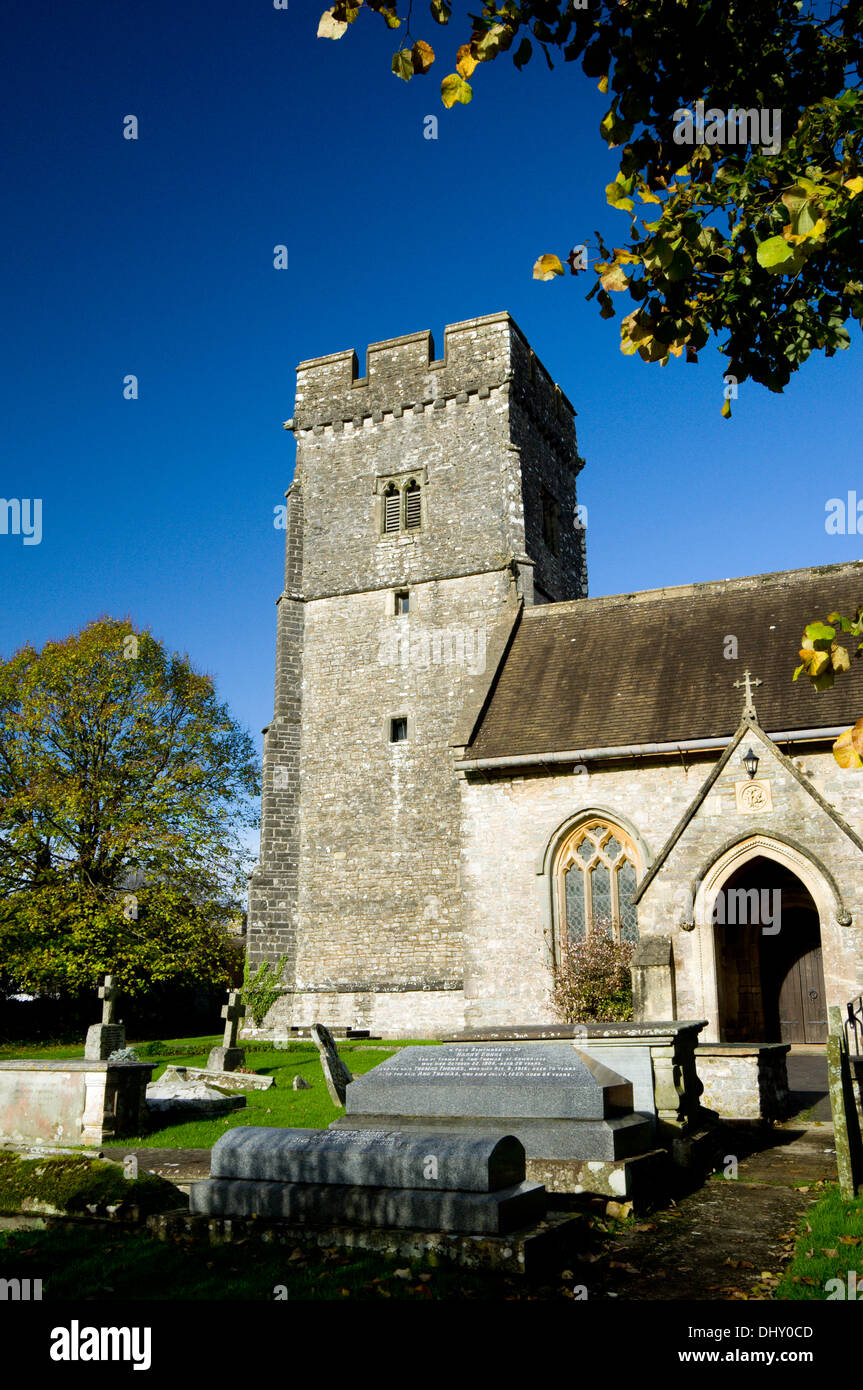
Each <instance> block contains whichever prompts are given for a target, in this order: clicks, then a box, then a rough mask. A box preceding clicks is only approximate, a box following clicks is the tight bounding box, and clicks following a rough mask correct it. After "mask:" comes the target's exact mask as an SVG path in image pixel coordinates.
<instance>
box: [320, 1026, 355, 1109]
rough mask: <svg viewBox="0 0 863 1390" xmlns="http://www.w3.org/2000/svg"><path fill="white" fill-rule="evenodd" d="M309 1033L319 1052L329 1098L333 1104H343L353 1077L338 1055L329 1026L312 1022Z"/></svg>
mask: <svg viewBox="0 0 863 1390" xmlns="http://www.w3.org/2000/svg"><path fill="white" fill-rule="evenodd" d="M311 1034H312V1038H313V1039H314V1043H315V1046H316V1047H317V1049H318V1052H319V1053H320V1057H321V1068H322V1070H323V1073H324V1080H325V1081H326V1083H327V1090H328V1091H329V1093H330V1099H331V1100H332V1102H333V1105H339V1106H344V1104H345V1096H346V1094H347V1089H348V1086H350V1085H351V1084H352V1082H353V1079H354V1078H353V1076H352V1075H351V1073H350V1072H349V1071H348V1069H347V1067H346V1066H345V1064H344V1062H343V1061H342V1059H341V1057H340V1056H339V1049H338V1048H337V1047H336V1044H335V1041H334V1039H333V1035H332V1033H331V1032H330V1030H329V1028H325V1027H324V1025H323V1024H322V1023H313V1024H312V1027H311Z"/></svg>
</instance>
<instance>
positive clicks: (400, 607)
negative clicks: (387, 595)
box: [395, 589, 411, 617]
mask: <svg viewBox="0 0 863 1390" xmlns="http://www.w3.org/2000/svg"><path fill="white" fill-rule="evenodd" d="M410 608H411V599H410V594H409V593H408V591H407V589H401V590H399V592H398V593H397V594H396V603H395V612H396V617H401V615H402V614H403V613H409V612H410Z"/></svg>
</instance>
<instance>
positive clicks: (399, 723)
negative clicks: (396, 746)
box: [390, 715, 408, 743]
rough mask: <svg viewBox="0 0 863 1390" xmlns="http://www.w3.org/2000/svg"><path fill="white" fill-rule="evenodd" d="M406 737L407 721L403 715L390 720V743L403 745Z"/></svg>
mask: <svg viewBox="0 0 863 1390" xmlns="http://www.w3.org/2000/svg"><path fill="white" fill-rule="evenodd" d="M407 736H408V721H407V718H406V717H405V716H403V715H400V716H399V717H398V718H397V719H391V720H390V743H405V742H406V740H407Z"/></svg>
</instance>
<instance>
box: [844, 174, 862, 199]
mask: <svg viewBox="0 0 863 1390" xmlns="http://www.w3.org/2000/svg"><path fill="white" fill-rule="evenodd" d="M842 187H843V188H847V189H848V190H849V192H850V194H851V197H852V198H856V197H857V194H858V193H863V178H861V176H860V175H859V174H858V175H857V177H856V178H854V179H846V180H845V182H844V183H843V185H842Z"/></svg>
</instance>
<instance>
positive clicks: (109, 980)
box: [84, 975, 126, 1062]
mask: <svg viewBox="0 0 863 1390" xmlns="http://www.w3.org/2000/svg"><path fill="white" fill-rule="evenodd" d="M119 993H120V991H119V989H118V988H117V986H116V985H115V983H114V976H113V975H106V976H105V979H104V981H103V983H102V984H101V985H100V986H99V998H100V999H101V1000H102V1022H101V1023H94V1024H93V1025H92V1027H91V1028H88V1029H87V1040H86V1042H85V1044H84V1057H85V1060H86V1061H88V1062H107V1060H108V1058H109V1057H110V1056H111V1053H112V1052H119V1051H120V1050H121V1049H123V1048H125V1046H126V1029H125V1028H124V1027H123V1024H122V1023H118V1022H117V1019H116V1017H115V1015H116V1003H117V997H118V995H119Z"/></svg>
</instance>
